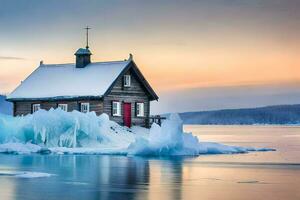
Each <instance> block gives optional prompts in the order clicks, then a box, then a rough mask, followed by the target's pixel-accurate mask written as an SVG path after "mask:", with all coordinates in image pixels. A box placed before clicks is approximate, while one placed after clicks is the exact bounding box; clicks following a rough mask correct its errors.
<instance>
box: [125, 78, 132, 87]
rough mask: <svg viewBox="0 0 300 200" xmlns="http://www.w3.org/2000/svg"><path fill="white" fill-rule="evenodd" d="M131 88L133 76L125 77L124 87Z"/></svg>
mask: <svg viewBox="0 0 300 200" xmlns="http://www.w3.org/2000/svg"><path fill="white" fill-rule="evenodd" d="M130 86H131V76H130V75H124V87H130Z"/></svg>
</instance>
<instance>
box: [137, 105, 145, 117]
mask: <svg viewBox="0 0 300 200" xmlns="http://www.w3.org/2000/svg"><path fill="white" fill-rule="evenodd" d="M136 116H137V117H144V103H136Z"/></svg>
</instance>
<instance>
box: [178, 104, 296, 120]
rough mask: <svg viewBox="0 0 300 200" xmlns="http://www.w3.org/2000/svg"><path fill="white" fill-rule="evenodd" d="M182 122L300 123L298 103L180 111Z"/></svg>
mask: <svg viewBox="0 0 300 200" xmlns="http://www.w3.org/2000/svg"><path fill="white" fill-rule="evenodd" d="M180 117H181V118H182V120H183V121H184V124H203V125H205V124H206V125H207V124H216V125H218V124H219V125H231V124H233V125H234V124H237V125H242V124H244V125H251V124H300V104H297V105H278V106H267V107H261V108H247V109H227V110H216V111H202V112H186V113H180Z"/></svg>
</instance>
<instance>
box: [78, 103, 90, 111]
mask: <svg viewBox="0 0 300 200" xmlns="http://www.w3.org/2000/svg"><path fill="white" fill-rule="evenodd" d="M84 106H86V110H84V109H83V108H84ZM80 112H82V113H89V112H90V103H89V102H83V103H80Z"/></svg>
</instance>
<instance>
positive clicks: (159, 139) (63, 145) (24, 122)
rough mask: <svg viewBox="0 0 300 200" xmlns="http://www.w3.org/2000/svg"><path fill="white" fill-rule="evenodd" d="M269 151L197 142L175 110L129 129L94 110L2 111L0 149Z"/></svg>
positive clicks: (183, 152) (189, 152)
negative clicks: (165, 117)
mask: <svg viewBox="0 0 300 200" xmlns="http://www.w3.org/2000/svg"><path fill="white" fill-rule="evenodd" d="M269 150H273V149H267V148H263V149H256V148H246V147H237V146H228V145H223V144H219V143H212V142H202V141H199V139H198V138H197V137H196V136H194V135H192V134H191V133H185V132H183V124H182V121H181V119H180V117H179V116H178V115H177V114H172V115H170V117H169V119H168V120H165V121H164V122H163V123H162V125H161V126H158V125H157V124H153V125H152V127H151V128H150V129H146V128H142V127H132V128H131V129H129V128H126V127H123V126H120V125H118V124H117V123H115V122H113V121H110V120H109V117H108V115H106V114H102V115H100V116H97V115H96V114H95V113H94V112H90V113H87V114H84V113H81V112H78V111H73V112H64V111H62V110H60V109H55V110H54V109H51V110H49V111H45V110H39V111H37V112H35V113H34V114H31V115H26V116H22V117H12V116H7V115H0V153H15V154H28V153H51V152H52V153H57V154H65V153H67V154H120V155H142V156H177V155H181V156H182V155H187V156H196V155H200V154H232V153H247V152H249V151H269Z"/></svg>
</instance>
